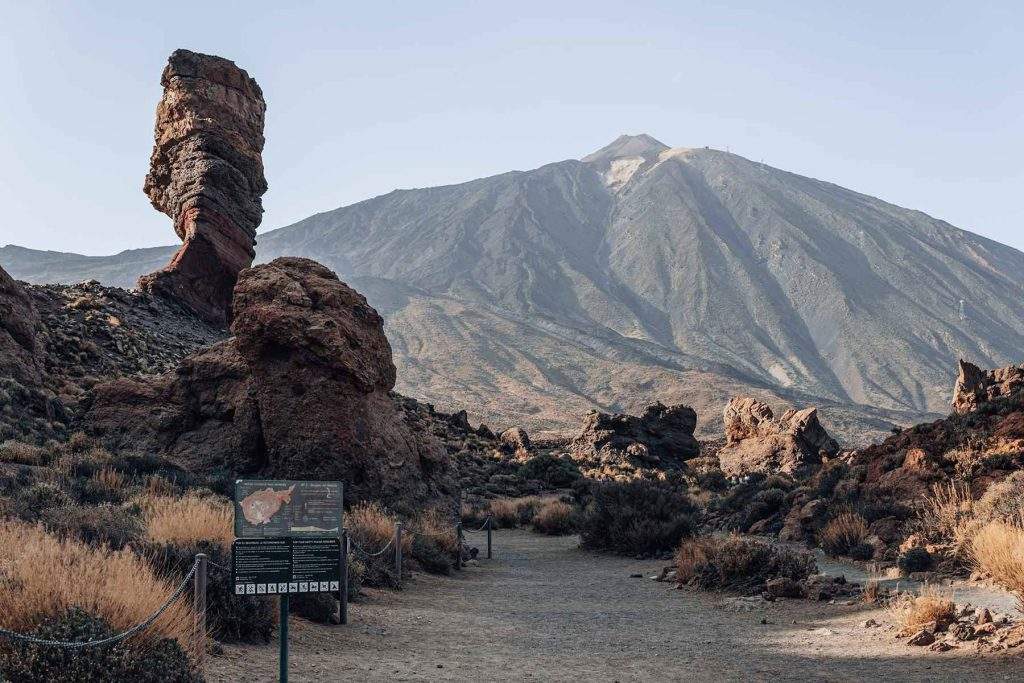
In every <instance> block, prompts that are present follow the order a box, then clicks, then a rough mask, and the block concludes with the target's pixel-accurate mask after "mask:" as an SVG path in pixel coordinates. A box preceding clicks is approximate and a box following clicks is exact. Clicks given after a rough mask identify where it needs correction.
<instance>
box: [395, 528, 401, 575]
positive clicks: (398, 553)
mask: <svg viewBox="0 0 1024 683" xmlns="http://www.w3.org/2000/svg"><path fill="white" fill-rule="evenodd" d="M395 581H396V582H397V583H398V587H399V588H401V587H402V523H401V522H398V523H397V524H395Z"/></svg>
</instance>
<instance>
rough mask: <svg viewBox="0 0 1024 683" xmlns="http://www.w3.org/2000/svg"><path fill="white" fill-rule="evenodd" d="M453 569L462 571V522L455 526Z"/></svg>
mask: <svg viewBox="0 0 1024 683" xmlns="http://www.w3.org/2000/svg"><path fill="white" fill-rule="evenodd" d="M455 540H456V541H457V543H456V546H457V547H456V549H455V568H456V569H462V522H459V523H458V524H456V525H455Z"/></svg>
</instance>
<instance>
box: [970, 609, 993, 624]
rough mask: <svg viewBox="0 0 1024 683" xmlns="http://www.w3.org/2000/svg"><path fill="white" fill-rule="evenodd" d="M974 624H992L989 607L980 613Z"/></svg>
mask: <svg viewBox="0 0 1024 683" xmlns="http://www.w3.org/2000/svg"><path fill="white" fill-rule="evenodd" d="M974 623H975V624H991V623H992V613H991V612H989V611H988V607H983V608H982V609H981V611H980V612H978V618H977V619H975V620H974Z"/></svg>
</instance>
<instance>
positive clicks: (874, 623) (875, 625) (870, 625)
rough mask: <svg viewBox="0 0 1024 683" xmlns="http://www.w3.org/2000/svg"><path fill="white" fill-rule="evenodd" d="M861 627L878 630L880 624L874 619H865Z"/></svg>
mask: <svg viewBox="0 0 1024 683" xmlns="http://www.w3.org/2000/svg"><path fill="white" fill-rule="evenodd" d="M860 626H861V628H878V626H879V624H878V622H877V621H875V620H874V619H865V620H864V621H863V622H861V625H860Z"/></svg>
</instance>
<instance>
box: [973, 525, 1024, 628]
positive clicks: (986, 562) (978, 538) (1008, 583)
mask: <svg viewBox="0 0 1024 683" xmlns="http://www.w3.org/2000/svg"><path fill="white" fill-rule="evenodd" d="M1018 515H1019V516H1018V517H1017V519H1016V521H1015V522H1013V523H1010V522H1001V521H996V522H989V523H988V524H986V525H985V526H983V527H981V528H980V529H979V530H978V531H977V532H976V533H975V534H974V537H973V538H972V539H971V557H972V560H973V564H974V566H975V567H977V569H978V570H979V571H982V572H984V573H986V574H988V575H989V576H991V577H992V578H993V579H994V580H995V581H996V582H998V583H1000V584H1002V585H1003V586H1004V587H1005V588H1007V589H1009V590H1011V591H1013V592H1014V594H1016V596H1017V601H1018V602H1019V603H1020V607H1021V608H1022V609H1024V513H1018Z"/></svg>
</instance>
